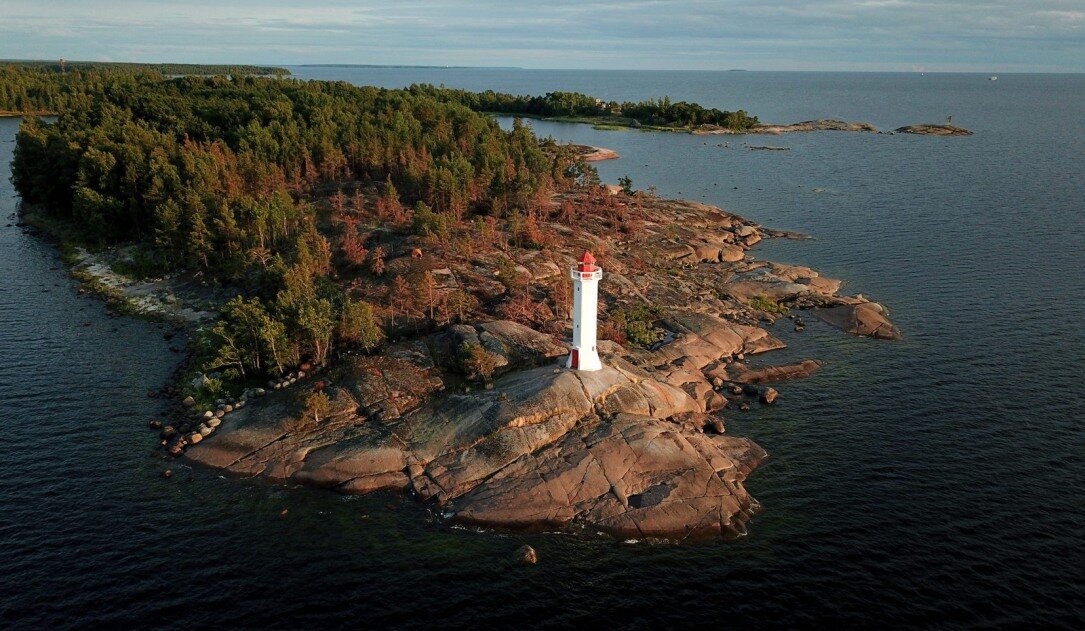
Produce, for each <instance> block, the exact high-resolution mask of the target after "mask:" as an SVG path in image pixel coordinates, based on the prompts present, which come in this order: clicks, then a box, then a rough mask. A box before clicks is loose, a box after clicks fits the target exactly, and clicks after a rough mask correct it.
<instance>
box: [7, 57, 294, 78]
mask: <svg viewBox="0 0 1085 631" xmlns="http://www.w3.org/2000/svg"><path fill="white" fill-rule="evenodd" d="M0 63H3V64H7V65H12V66H18V67H23V68H28V69H36V70H50V71H53V72H101V71H108V72H129V73H158V74H164V75H203V76H210V75H223V76H232V77H234V76H241V75H272V76H286V75H289V74H290V71H289V70H287V69H286V68H280V67H278V66H253V65H248V64H151V63H138V62H121V61H70V60H66V59H27V60H11V61H0Z"/></svg>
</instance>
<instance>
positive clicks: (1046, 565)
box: [0, 68, 1085, 628]
mask: <svg viewBox="0 0 1085 631" xmlns="http://www.w3.org/2000/svg"><path fill="white" fill-rule="evenodd" d="M295 71H296V73H297V74H298V75H299V76H301V77H305V78H321V79H341V80H346V81H351V82H353V83H358V84H374V85H383V86H387V87H400V86H404V85H407V84H410V83H413V82H431V83H435V84H440V83H444V84H446V85H449V86H456V87H464V88H470V89H475V90H479V89H487V88H493V89H496V90H501V91H510V92H517V93H532V94H537V93H544V92H547V91H551V90H558V89H562V90H577V91H582V92H587V93H591V94H595V95H597V96H600V97H603V98H606V99H617V100H623V99H641V98H648V97H659V96H662V95H670V96H671V98H672V99H674V100H680V99H684V100H690V101H697V102H700V103H702V104H704V105H709V106H716V107H721V108H729V109H737V108H745V109H747V110H748V111H750V112H751V113H753V114H756V115H758V116H760V117H761V119H762V120H764V121H772V122H793V121H797V120H806V119H810V118H815V117H830V116H831V117H841V118H846V119H849V120H863V121H869V122H872V123H874V124H875V125H878V126H879V127H880V128H894V127H898V126H902V125H905V124H912V123H920V122H941V121H944V120H945V117H946V116H950V115H951V116H953V122H954V123H955V124H960V125H963V126H965V127H968V128H970V129H972V130H974V131H975V132H976V135H975V136H972V137H967V138H933V137H931V138H928V137H918V136H904V135H896V136H887V135H873V134H849V133H839V132H824V133H816V134H792V135H785V136H779V137H749V138H741V137H738V138H730V139H721V138H701V137H695V136H690V135H684V134H669V133H650V132H636V131H622V132H614V131H610V132H604V131H595V130H593V129H592V128H591V127H589V126H585V125H568V124H557V123H545V122H534V123H533V125H534V127H535V129H536V131H537V132H538V133H540V134H542V135H552V136H554V137H555V138H557V139H559V140H563V141H575V142H580V143H588V144H597V145H603V146H606V147H610V148H613V149H616V150H617V151H618V152H619V153H621V154H622V156H623V157H622V158H621V159H620V160H615V161H610V162H604V163H598V168H599V171H600V173H601V175H602V176H603V178H604V179H605V180H607V181H611V182H613V181H616V180H617V178H618V177H620V176H623V175H628V176H630V177H631V178H632V179H633V182H634V186H636V187H639V188H646V187H648V186H650V185H654V186H656V187H657V189H658V190H659V192H660V194H661V195H664V196H681V197H686V198H690V199H695V200H702V201H706V202H710V203H713V204H718V205H720V206H722V207H724V208H727V209H729V210H731V211H733V212H737V213H739V214H742V215H745V216H747V217H750V218H752V219H754V220H757V221H759V222H762V223H764V224H766V225H768V226H772V227H776V228H785V229H790V230H798V231H802V232H806V233H809V234H810V235H812V236H814V237H815V240H814V241H806V242H770V243H766V244H764V245H761V246H759V247H758V251H757V253H758V254H759V255H760V256H762V257H765V258H770V259H774V260H780V261H786V262H790V263H801V264H806V265H810V266H813V267H815V268H817V269H819V270H821V271H822V272H823V273H825V274H828V275H830V276H835V277H838V278H843V279H846V281H847V285H846V286H847V289H848V290H850V291H853V292H861V293H864V294H866V295H869V296H871V297H874V298H875V299H878V300H880V301H882V302H884V303H885V304H887V305H888V306H889V307H890V308H891V310H892V314H893V317H894V320H895V321H896V323H897V324H898V325H899V326H900V328H901V329H902V330H903V331H904V333H905V335H906V339H905V340H904V341H903V342H899V343H885V342H876V341H871V340H866V339H856V338H851V337H848V336H845V335H844V334H842V333H840V332H838V331H835V330H831V329H828V328H827V327H825V326H822V325H820V324H818V323H810V325H809V326H808V328H807V331H806V332H805V333H802V334H794V333H790V332H789V331H788V330H786V329H785V328H784V327H783V326H781V327H779V328H780V330H779V331H778V332H777V333H778V334H779V335H780V336H781V337H782V338H784V339H786V340H787V341H788V342H789V344H791V346H790V348H788V349H787V350H785V351H782V352H779V353H772V354H770V355H769V356H767V357H766V359H767V360H771V361H777V360H779V361H784V360H789V359H792V358H802V357H814V358H817V359H821V360H824V361H825V362H826V366H825V368H824V369H823V370H822V371H821V372H819V373H818V374H817V375H816V376H815V377H813V378H811V379H808V380H805V381H801V382H794V383H787V384H784V385H783V386H781V387H780V390H781V392H782V396H781V399H780V402H779V403H778V404H777V405H776V406H774V407H767V408H755V409H754V410H752V411H751V412H749V413H747V414H740V413H733V414H731V415H729V425H728V429H729V431H732V432H735V433H738V434H743V435H749V436H752V437H753V438H754V439H756V440H757V441H758V442H759V443H760V444H761V445H762V446H764V447H765V448H766V449H767V450H768V451H769V453H770V454H771V459H770V460H769V461H767V462H766V463H765V464H764V465H763V466H762V467H761V468H760V469H759V470H757V471H756V472H755V473H754V474H753V476H752V477H751V478H750V479H749V481H748V482H747V486H748V488H749V489H750V490H751V492H752V493H753V494H754V496H755V497H757V498H758V499H759V500H760V501H761V502H762V503H763V504H764V507H765V510H764V512H762V513H761V514H760V515H758V516H757V517H756V518H754V520H753V521H752V522H751V523H750V524H749V535H748V536H747V537H745V538H743V539H741V540H739V541H737V542H733V543H727V544H717V543H707V544H696V545H684V546H669V545H667V546H663V545H645V544H628V543H619V542H613V541H610V540H605V539H584V538H578V537H572V536H565V535H527V536H512V535H502V534H494V533H479V532H473V531H466V530H456V529H453V530H443V529H439V528H438V527H436V526H434V525H433V524H432V520H431V519H430V518H429V516H428V514H427V513H426V512H425V511H424V510H423V509H421V508H419V507H418V506H416V505H414V504H413V503H412V502H410V501H409V500H406V499H403V498H400V497H396V496H391V495H376V496H370V497H364V498H358V497H343V496H339V495H335V494H332V493H325V492H321V491H315V490H309V489H287V488H280V487H269V486H265V485H261V484H255V483H251V482H245V481H238V480H225V479H222V478H221V477H219V476H218V475H216V474H215V473H213V472H209V471H203V470H195V471H193V470H189V469H186V468H185V467H184V466H183V465H182V464H180V463H177V462H171V463H167V462H165V461H163V460H161V459H159V458H157V457H156V456H154V455H153V451H152V450H153V447H154V443H155V436H154V434H153V433H152V432H150V431H149V430H148V429H147V422H148V420H149V419H150V418H152V417H153V416H154V415H155V414H156V413H157V412H159V411H160V409H159V407H158V404H157V403H156V402H154V401H152V400H150V399H148V398H146V391H147V390H148V389H150V388H157V387H159V386H160V385H161V384H162V383H163V382H164V381H165V380H166V379H168V377H169V375H170V373H171V372H172V370H173V369H174V367H175V365H176V362H177V361H178V356H177V355H176V354H174V353H172V352H170V351H169V348H168V347H169V344H170V343H169V342H167V341H165V340H164V339H163V337H162V333H163V331H162V330H161V329H160V328H159V327H158V326H156V325H154V324H148V323H143V322H138V321H132V320H127V319H115V320H114V319H110V318H108V317H106V315H105V308H104V306H103V305H102V304H101V303H100V302H99V301H97V300H95V299H92V298H87V297H81V296H79V295H78V294H77V293H76V291H75V289H76V288H75V286H74V284H73V282H72V281H70V280H69V279H68V278H67V276H66V273H65V270H64V268H63V265H62V264H61V263H60V261H59V259H58V258H57V256H56V254H55V252H54V250H53V249H52V248H51V246H49V245H47V244H45V243H43V242H41V241H40V240H38V239H36V238H34V237H31V236H28V235H25V234H23V233H22V232H21V231H20V230H19V229H18V228H17V227H14V226H11V225H7V224H9V223H12V222H14V218H13V217H9V215H11V214H12V213H14V212H15V209H16V205H17V198H16V197H15V193H14V191H13V190H12V187H11V185H10V184H9V183H8V182H7V179H6V178H3V181H2V182H0V410H2V412H0V628H30V627H36V628H66V627H75V626H95V627H105V628H124V627H130V626H133V625H142V626H154V627H161V628H194V627H195V628H199V627H210V626H222V627H231V626H233V627H246V628H255V627H278V628H304V627H311V626H352V627H373V626H401V627H412V628H433V627H446V626H467V625H470V626H472V627H475V628H491V627H501V626H513V625H516V626H520V625H525V624H536V625H540V626H547V627H564V628H570V626H571V625H579V624H586V623H590V622H594V621H600V622H604V623H611V624H617V623H621V624H624V625H629V626H634V627H640V628H646V627H655V628H659V627H660V626H661V625H665V626H668V627H670V626H690V627H708V626H710V625H711V626H717V625H718V626H730V625H736V624H745V625H752V624H756V625H786V626H792V627H794V626H805V625H810V624H815V623H817V624H826V625H828V624H833V625H838V626H874V625H879V626H880V625H890V626H904V625H908V626H912V625H923V626H927V625H934V626H940V627H944V626H951V627H956V626H988V625H1005V626H1008V625H1016V624H1023V623H1033V624H1039V625H1045V626H1046V625H1057V626H1064V627H1071V626H1076V627H1079V628H1080V627H1081V626H1082V625H1083V624H1085V412H1083V410H1085V315H1083V314H1085V160H1083V157H1085V75H1061V76H1060V75H1002V76H1000V77H999V80H998V81H988V80H987V77H986V76H980V75H918V74H830V73H755V72H730V73H667V72H599V71H580V72H572V71H513V70H478V69H470V70H466V69H450V70H438V69H433V70H429V69H343V68H298V69H295ZM503 122H504V123H505V124H507V123H508V121H503ZM17 125H18V121H15V120H11V119H5V120H0V164H3V165H6V164H8V162H9V161H10V158H11V151H12V147H13V146H14V145H13V139H14V136H15V133H16V130H17ZM725 143H726V145H727V146H722V145H724V144H725ZM746 143H749V144H771V145H776V146H787V147H790V148H791V149H792V150H791V151H786V152H769V151H750V150H749V149H748V148H746V147H745V146H744V145H745V144H746ZM3 170H5V171H6V170H7V168H6V167H3ZM166 466H171V467H172V468H173V469H174V471H175V472H176V473H177V474H176V475H175V476H174V477H173V478H172V479H169V480H167V479H164V478H163V477H162V476H161V471H162V470H163V469H164V468H165V467H166ZM284 509H288V511H289V512H288V513H287V514H286V515H285V516H284V515H282V514H281V513H282V511H283V510H284ZM522 543H530V544H531V545H532V546H534V547H535V548H537V549H538V551H539V554H540V558H541V561H540V563H539V565H537V566H535V567H530V568H522V567H517V566H511V565H509V564H508V562H507V560H508V558H509V556H510V555H511V553H512V552H513V551H514V550H515V549H516V548H517V547H518V546H519V545H521V544H522Z"/></svg>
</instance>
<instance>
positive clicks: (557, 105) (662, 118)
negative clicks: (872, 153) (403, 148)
mask: <svg viewBox="0 0 1085 631" xmlns="http://www.w3.org/2000/svg"><path fill="white" fill-rule="evenodd" d="M409 90H410V91H411V92H412V93H414V94H420V95H428V96H432V97H434V98H437V99H440V100H442V101H445V102H451V103H460V104H463V105H466V106H467V107H470V108H471V109H473V110H476V111H479V112H495V113H505V114H525V115H530V116H573V117H607V116H612V117H622V118H626V119H630V120H634V121H637V122H638V123H641V124H645V125H658V126H671V127H695V126H698V125H718V126H720V127H727V128H729V129H735V130H742V129H749V128H750V127H753V126H754V125H756V124H757V123H758V120H757V117H756V116H750V115H749V114H747V113H746V112H745V111H744V110H738V111H737V112H728V111H724V110H719V109H716V108H710V109H709V108H705V107H702V106H701V105H698V104H696V103H687V102H685V101H678V102H671V100H670V98H668V97H664V98H662V99H660V100H658V101H657V100H654V99H649V100H646V101H639V102H636V103H633V102H624V103H618V102H616V101H610V102H605V101H602V100H601V99H597V98H595V97H592V96H588V95H586V94H580V93H578V92H550V93H548V94H546V95H544V96H523V95H513V94H503V93H500V92H494V91H492V90H487V91H485V92H470V91H467V90H457V89H452V88H445V87H435V86H432V85H412V86H411V87H410V88H409Z"/></svg>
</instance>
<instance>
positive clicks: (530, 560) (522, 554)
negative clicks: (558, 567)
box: [513, 544, 539, 565]
mask: <svg viewBox="0 0 1085 631" xmlns="http://www.w3.org/2000/svg"><path fill="white" fill-rule="evenodd" d="M513 559H515V561H516V562H517V563H519V564H520V565H535V564H536V563H538V562H539V553H537V552H535V548H532V547H531V546H529V545H526V544H525V545H522V546H520V547H519V548H517V550H516V553H515V554H514V555H513Z"/></svg>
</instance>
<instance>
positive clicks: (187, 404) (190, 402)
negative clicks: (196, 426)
mask: <svg viewBox="0 0 1085 631" xmlns="http://www.w3.org/2000/svg"><path fill="white" fill-rule="evenodd" d="M181 405H183V406H185V407H186V408H190V407H192V406H194V405H196V399H193V398H192V395H189V396H187V397H185V400H184V401H181Z"/></svg>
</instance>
